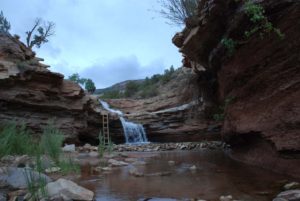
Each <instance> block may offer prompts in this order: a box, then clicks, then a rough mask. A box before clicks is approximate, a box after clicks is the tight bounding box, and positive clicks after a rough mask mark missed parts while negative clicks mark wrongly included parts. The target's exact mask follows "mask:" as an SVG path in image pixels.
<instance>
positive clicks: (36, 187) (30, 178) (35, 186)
mask: <svg viewBox="0 0 300 201" xmlns="http://www.w3.org/2000/svg"><path fill="white" fill-rule="evenodd" d="M24 170H25V172H24V176H25V179H26V185H27V190H28V191H29V194H30V197H29V198H28V200H34V201H35V200H40V196H42V197H43V198H47V197H48V195H47V190H46V185H47V182H46V179H45V178H44V177H42V176H41V172H39V177H38V178H36V177H35V176H34V173H33V172H32V171H31V170H30V169H26V168H25V169H24Z"/></svg>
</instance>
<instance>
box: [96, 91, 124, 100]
mask: <svg viewBox="0 0 300 201" xmlns="http://www.w3.org/2000/svg"><path fill="white" fill-rule="evenodd" d="M123 96H124V95H123V93H122V92H120V91H117V90H113V91H106V92H104V94H103V95H102V96H101V98H104V99H117V98H123Z"/></svg>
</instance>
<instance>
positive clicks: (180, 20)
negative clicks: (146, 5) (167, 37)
mask: <svg viewBox="0 0 300 201" xmlns="http://www.w3.org/2000/svg"><path fill="white" fill-rule="evenodd" d="M198 2H199V1H198V0H160V1H159V3H160V5H161V7H162V9H161V10H160V11H159V13H160V14H161V16H162V17H164V18H166V19H167V20H168V21H169V23H170V24H174V25H179V26H180V25H184V24H185V21H186V19H187V18H189V17H193V16H196V14H197V8H198Z"/></svg>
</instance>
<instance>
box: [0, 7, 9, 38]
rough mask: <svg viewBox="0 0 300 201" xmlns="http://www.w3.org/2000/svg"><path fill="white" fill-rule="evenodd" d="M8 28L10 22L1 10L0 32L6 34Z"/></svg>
mask: <svg viewBox="0 0 300 201" xmlns="http://www.w3.org/2000/svg"><path fill="white" fill-rule="evenodd" d="M9 30H10V23H9V22H8V20H7V19H6V18H5V17H4V15H3V12H2V11H1V12H0V33H4V34H8V33H9Z"/></svg>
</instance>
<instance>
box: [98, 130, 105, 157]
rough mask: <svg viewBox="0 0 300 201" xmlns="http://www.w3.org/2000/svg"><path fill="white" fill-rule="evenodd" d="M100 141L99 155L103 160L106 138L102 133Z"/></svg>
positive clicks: (99, 136) (99, 137)
mask: <svg viewBox="0 0 300 201" xmlns="http://www.w3.org/2000/svg"><path fill="white" fill-rule="evenodd" d="M98 139H99V144H98V153H99V157H100V158H102V157H103V154H104V152H105V142H104V137H103V135H102V132H101V131H100V133H99V135H98Z"/></svg>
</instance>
